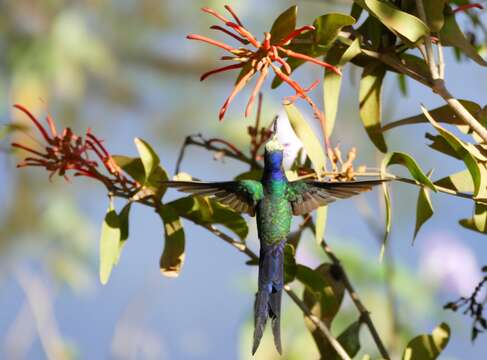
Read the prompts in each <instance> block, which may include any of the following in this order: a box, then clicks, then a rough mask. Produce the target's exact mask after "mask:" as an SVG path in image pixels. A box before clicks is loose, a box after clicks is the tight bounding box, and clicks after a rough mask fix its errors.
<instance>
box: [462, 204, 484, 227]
mask: <svg viewBox="0 0 487 360" xmlns="http://www.w3.org/2000/svg"><path fill="white" fill-rule="evenodd" d="M459 223H460V225H462V226H463V227H464V228H467V229H470V230H473V231H476V232H479V233H482V234H487V205H486V204H481V203H476V204H475V212H474V215H473V217H472V218H471V219H462V220H460V221H459Z"/></svg>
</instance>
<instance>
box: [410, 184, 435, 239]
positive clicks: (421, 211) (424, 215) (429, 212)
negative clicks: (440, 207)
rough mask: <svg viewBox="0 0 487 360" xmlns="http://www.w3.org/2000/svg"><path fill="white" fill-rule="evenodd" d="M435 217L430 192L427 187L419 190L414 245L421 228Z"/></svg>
mask: <svg viewBox="0 0 487 360" xmlns="http://www.w3.org/2000/svg"><path fill="white" fill-rule="evenodd" d="M432 216H433V204H432V203H431V199H430V194H429V190H428V189H427V188H425V187H421V189H419V195H418V202H417V205H416V226H415V228H414V236H413V243H414V240H415V239H416V236H417V235H418V232H419V229H421V226H423V225H424V223H426V221H428V220H429V219H430V218H431V217H432Z"/></svg>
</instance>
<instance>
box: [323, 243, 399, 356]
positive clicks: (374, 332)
mask: <svg viewBox="0 0 487 360" xmlns="http://www.w3.org/2000/svg"><path fill="white" fill-rule="evenodd" d="M320 246H321V248H322V249H323V251H324V252H325V254H326V255H327V256H328V257H329V258H330V260H331V261H332V262H333V264H334V265H336V266H337V267H338V268H340V270H341V281H342V282H343V285H344V286H345V289H347V292H348V293H349V295H350V297H351V298H352V302H353V303H354V305H355V307H356V308H357V310H358V311H359V313H360V316H361V318H362V319H363V322H364V323H365V324H366V325H367V327H368V328H369V332H370V334H371V335H372V338H373V339H374V342H375V344H376V346H377V348H378V350H379V352H380V354H381V356H382V357H383V358H384V359H386V360H390V359H391V357H390V356H389V353H388V352H387V349H386V347H385V346H384V343H383V342H382V339H381V338H380V336H379V333H378V332H377V329H376V328H375V325H374V323H373V322H372V318H371V317H370V312H369V311H368V310H367V308H366V307H365V305H364V304H363V303H362V301H361V300H360V297H359V295H358V293H357V292H356V291H355V289H354V287H353V286H352V283H351V282H350V279H349V278H348V275H347V273H346V272H345V270H344V269H343V266H342V264H341V261H340V259H338V257H337V256H336V255H335V253H334V252H333V250H332V249H331V248H330V246H329V245H328V244H327V243H326V241H325V239H321V242H320Z"/></svg>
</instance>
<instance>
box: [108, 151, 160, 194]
mask: <svg viewBox="0 0 487 360" xmlns="http://www.w3.org/2000/svg"><path fill="white" fill-rule="evenodd" d="M112 158H113V160H114V161H115V163H116V164H117V165H118V166H120V167H121V168H122V170H123V171H125V172H126V173H127V174H129V175H130V177H132V179H134V180H135V181H137V182H138V183H139V184H141V185H143V186H144V189H142V190H141V194H139V195H140V196H141V197H143V195H156V196H157V197H158V198H159V199H160V198H162V196H164V194H165V192H166V190H167V187H165V186H161V181H166V180H168V179H169V178H168V176H167V173H166V171H165V170H164V169H163V168H162V167H161V166H160V165H158V166H157V167H156V168H155V169H153V171H152V173H151V174H150V176H149V178H148V179H146V175H145V168H144V164H143V163H142V160H141V159H140V158H132V157H128V156H124V155H113V156H112Z"/></svg>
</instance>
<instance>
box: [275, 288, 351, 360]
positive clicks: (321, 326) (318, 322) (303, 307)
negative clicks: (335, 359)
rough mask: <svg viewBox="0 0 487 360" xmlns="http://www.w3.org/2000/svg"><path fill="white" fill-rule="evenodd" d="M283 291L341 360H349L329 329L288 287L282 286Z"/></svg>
mask: <svg viewBox="0 0 487 360" xmlns="http://www.w3.org/2000/svg"><path fill="white" fill-rule="evenodd" d="M284 290H285V291H286V293H287V294H288V295H289V297H290V298H291V299H292V300H293V301H294V303H295V304H296V305H298V307H299V308H300V309H301V311H302V312H303V313H304V315H306V317H307V318H308V319H309V320H310V321H311V322H312V323H313V324H314V325H315V326H316V327H317V328H318V329H320V331H321V332H322V333H323V335H325V337H326V339H327V340H328V341H329V343H330V344H331V346H333V348H334V349H335V350H336V352H337V353H338V355H339V356H340V357H341V358H342V359H343V360H351V358H350V356H348V354H347V352H346V351H345V349H344V348H343V347H342V345H341V344H340V343H339V342H338V340H337V339H335V337H333V335H332V334H331V332H330V329H329V328H328V327H327V326H326V324H325V323H324V322H323V321H321V320H320V319H319V318H318V317H317V316H315V315H313V313H312V312H311V311H310V310H309V309H308V307H307V306H306V304H305V303H303V302H302V301H301V299H300V298H299V297H298V296H297V295H296V293H295V292H294V291H293V290H292V289H291V288H290V287H289V285H285V286H284Z"/></svg>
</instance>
